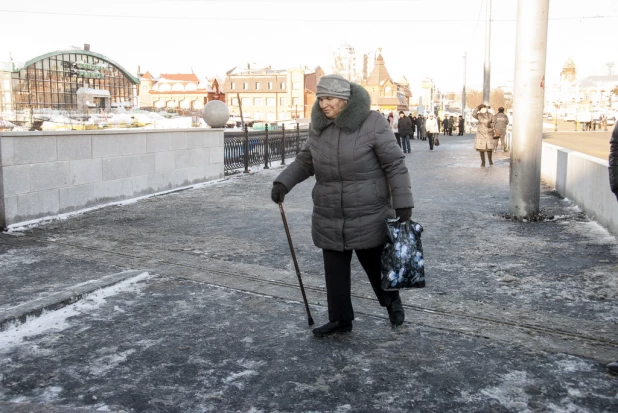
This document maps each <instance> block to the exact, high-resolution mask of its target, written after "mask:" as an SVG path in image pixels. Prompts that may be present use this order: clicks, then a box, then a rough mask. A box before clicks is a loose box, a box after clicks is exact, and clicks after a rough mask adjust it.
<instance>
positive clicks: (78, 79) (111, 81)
mask: <svg viewBox="0 0 618 413" xmlns="http://www.w3.org/2000/svg"><path fill="white" fill-rule="evenodd" d="M84 49H85V50H60V51H56V52H52V53H47V54H44V55H42V56H38V57H35V58H34V59H31V60H29V61H28V62H26V63H24V64H23V65H18V64H15V63H8V64H6V63H5V64H0V96H1V100H0V110H2V111H3V112H7V111H15V112H18V111H23V110H29V111H40V110H41V109H53V110H63V111H77V112H84V113H86V112H88V111H89V110H90V111H92V110H96V111H99V110H101V109H103V110H106V109H111V108H112V107H121V106H122V107H127V108H128V107H134V106H137V103H138V100H137V94H138V87H137V85H139V83H140V81H139V79H138V78H137V77H135V76H133V75H132V74H131V73H129V72H128V71H127V70H126V69H124V68H123V67H122V66H120V65H119V64H118V63H116V62H114V61H113V60H111V59H109V58H108V57H105V56H103V55H101V54H99V53H95V52H91V51H90V50H89V47H88V45H85V47H84Z"/></svg>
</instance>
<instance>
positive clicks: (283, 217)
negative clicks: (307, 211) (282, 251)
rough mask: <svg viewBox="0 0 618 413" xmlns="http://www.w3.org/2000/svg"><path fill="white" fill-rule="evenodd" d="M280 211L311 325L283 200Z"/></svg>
mask: <svg viewBox="0 0 618 413" xmlns="http://www.w3.org/2000/svg"><path fill="white" fill-rule="evenodd" d="M279 211H281V219H282V220H283V226H284V228H285V235H287V237H288V244H290V252H291V253H292V260H293V261H294V268H296V276H297V277H298V284H299V285H300V292H301V293H302V294H303V301H304V302H305V310H307V319H308V322H309V325H310V326H312V325H313V318H312V317H311V312H310V311H309V303H307V296H306V295H305V287H303V280H302V278H300V269H299V268H298V261H296V254H295V253H294V246H293V245H292V236H291V235H290V228H288V221H287V219H285V211H284V210H283V202H279Z"/></svg>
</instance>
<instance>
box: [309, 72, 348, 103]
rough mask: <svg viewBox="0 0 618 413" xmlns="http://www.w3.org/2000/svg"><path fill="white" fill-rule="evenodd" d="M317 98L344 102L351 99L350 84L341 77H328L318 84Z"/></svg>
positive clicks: (323, 77)
mask: <svg viewBox="0 0 618 413" xmlns="http://www.w3.org/2000/svg"><path fill="white" fill-rule="evenodd" d="M316 96H317V97H318V98H321V97H326V96H330V97H333V98H339V99H343V100H349V99H350V82H348V81H347V80H346V79H345V78H344V77H343V76H340V75H326V76H322V77H321V78H320V81H319V82H318V87H317V92H316Z"/></svg>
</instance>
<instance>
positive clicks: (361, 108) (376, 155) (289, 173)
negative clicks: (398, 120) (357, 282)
mask: <svg viewBox="0 0 618 413" xmlns="http://www.w3.org/2000/svg"><path fill="white" fill-rule="evenodd" d="M317 98H318V100H317V101H316V103H315V104H314V105H313V108H312V111H311V130H310V133H309V138H308V139H307V142H306V143H305V145H304V147H303V148H302V150H301V151H300V152H299V153H298V155H297V156H296V159H295V160H294V162H292V163H291V164H290V165H289V166H288V167H287V168H286V169H285V170H284V171H283V172H281V174H279V176H278V177H277V178H276V179H275V180H274V182H273V188H272V191H271V198H272V200H273V201H274V202H276V203H279V202H283V199H284V197H285V195H286V194H287V193H288V192H289V191H291V190H292V189H293V188H294V186H295V185H296V184H298V183H299V182H302V181H304V180H305V179H307V178H309V177H310V176H312V175H315V179H316V183H315V187H314V188H313V192H312V197H313V217H312V225H311V234H312V237H313V242H314V244H315V245H316V246H317V247H319V248H321V249H322V255H323V259H324V273H325V279H326V296H327V301H328V319H329V322H328V323H326V324H324V325H323V326H321V327H318V328H315V329H314V330H313V334H314V335H315V336H317V337H324V336H329V335H331V334H334V333H342V332H349V331H351V330H352V320H354V311H353V308H352V300H351V281H350V279H351V277H350V264H351V260H352V252H353V251H354V252H355V253H356V256H357V257H358V260H359V261H360V263H361V265H362V267H363V269H364V270H365V272H366V273H367V276H368V277H369V281H370V282H371V286H372V287H373V290H374V293H375V295H376V297H377V298H378V301H379V302H380V305H381V306H383V307H386V309H387V311H388V314H389V320H390V322H391V323H392V324H393V325H401V324H402V323H403V321H404V318H405V314H404V309H403V305H402V303H401V299H400V297H399V292H398V291H384V290H382V288H381V286H380V280H381V255H382V250H383V248H384V245H385V244H386V241H387V236H386V224H385V220H386V219H388V218H394V217H396V216H397V217H399V220H400V221H402V222H403V221H407V220H409V219H410V218H411V217H412V208H413V207H414V202H413V199H412V190H411V184H410V175H409V173H408V168H407V167H406V165H405V163H404V159H405V155H404V154H403V152H402V151H401V148H400V147H399V145H397V141H396V140H395V136H394V134H393V131H392V129H391V127H390V125H389V123H388V121H387V120H386V118H385V117H384V116H383V115H381V114H380V113H379V112H375V111H371V110H370V103H371V102H370V98H369V94H368V93H367V91H366V90H365V89H364V88H363V87H362V86H360V85H357V84H355V83H351V82H348V81H347V80H346V79H344V78H343V77H341V76H339V75H327V76H323V77H322V78H321V79H320V81H319V82H318V85H317Z"/></svg>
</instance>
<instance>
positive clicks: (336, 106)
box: [318, 96, 348, 119]
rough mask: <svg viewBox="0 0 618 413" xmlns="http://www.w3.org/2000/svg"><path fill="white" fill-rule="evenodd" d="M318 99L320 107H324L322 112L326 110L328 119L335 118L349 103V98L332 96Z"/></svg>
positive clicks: (325, 113)
mask: <svg viewBox="0 0 618 413" xmlns="http://www.w3.org/2000/svg"><path fill="white" fill-rule="evenodd" d="M318 101H319V103H320V109H322V112H324V115H326V117H327V118H328V119H335V118H336V117H337V115H339V113H341V111H342V110H343V108H344V107H345V105H346V104H347V103H348V101H347V100H343V99H340V98H333V97H330V96H323V97H321V98H318Z"/></svg>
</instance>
